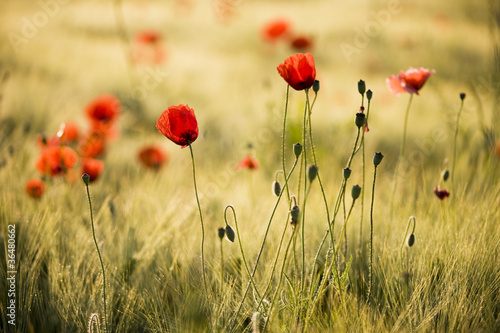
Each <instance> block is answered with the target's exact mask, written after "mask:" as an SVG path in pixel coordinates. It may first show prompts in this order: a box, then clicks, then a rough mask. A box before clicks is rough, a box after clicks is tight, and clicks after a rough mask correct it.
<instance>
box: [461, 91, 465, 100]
mask: <svg viewBox="0 0 500 333" xmlns="http://www.w3.org/2000/svg"><path fill="white" fill-rule="evenodd" d="M460 99H461V100H462V101H463V100H464V99H465V93H460Z"/></svg>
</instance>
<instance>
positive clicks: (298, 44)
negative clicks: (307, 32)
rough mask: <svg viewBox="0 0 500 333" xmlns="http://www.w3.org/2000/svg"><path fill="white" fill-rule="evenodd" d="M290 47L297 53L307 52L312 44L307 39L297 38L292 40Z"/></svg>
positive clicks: (304, 37) (309, 39) (303, 37)
mask: <svg viewBox="0 0 500 333" xmlns="http://www.w3.org/2000/svg"><path fill="white" fill-rule="evenodd" d="M291 45H292V48H294V49H295V50H297V51H307V50H310V49H311V48H312V45H313V43H312V40H311V38H309V37H306V36H298V37H295V38H293V39H292V41H291Z"/></svg>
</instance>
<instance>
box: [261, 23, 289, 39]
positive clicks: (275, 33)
mask: <svg viewBox="0 0 500 333" xmlns="http://www.w3.org/2000/svg"><path fill="white" fill-rule="evenodd" d="M289 31H290V23H289V22H288V21H286V20H283V19H278V20H274V21H271V22H269V23H268V24H266V25H265V26H264V28H263V29H262V36H263V37H264V39H266V40H269V41H275V40H277V39H279V38H280V37H282V36H285V35H286V34H287V33H288V32H289Z"/></svg>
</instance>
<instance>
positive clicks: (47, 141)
mask: <svg viewBox="0 0 500 333" xmlns="http://www.w3.org/2000/svg"><path fill="white" fill-rule="evenodd" d="M36 144H37V146H38V148H40V150H44V149H46V148H48V147H59V146H60V145H61V139H60V138H59V137H57V136H49V137H47V136H45V135H43V134H41V135H38V136H37V138H36Z"/></svg>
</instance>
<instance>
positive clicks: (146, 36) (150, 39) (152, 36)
mask: <svg viewBox="0 0 500 333" xmlns="http://www.w3.org/2000/svg"><path fill="white" fill-rule="evenodd" d="M161 39H162V36H161V34H160V33H159V32H156V31H153V30H144V31H141V32H139V33H137V35H136V36H135V40H136V41H137V42H138V43H142V44H157V43H158V42H159V41H160V40H161Z"/></svg>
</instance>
